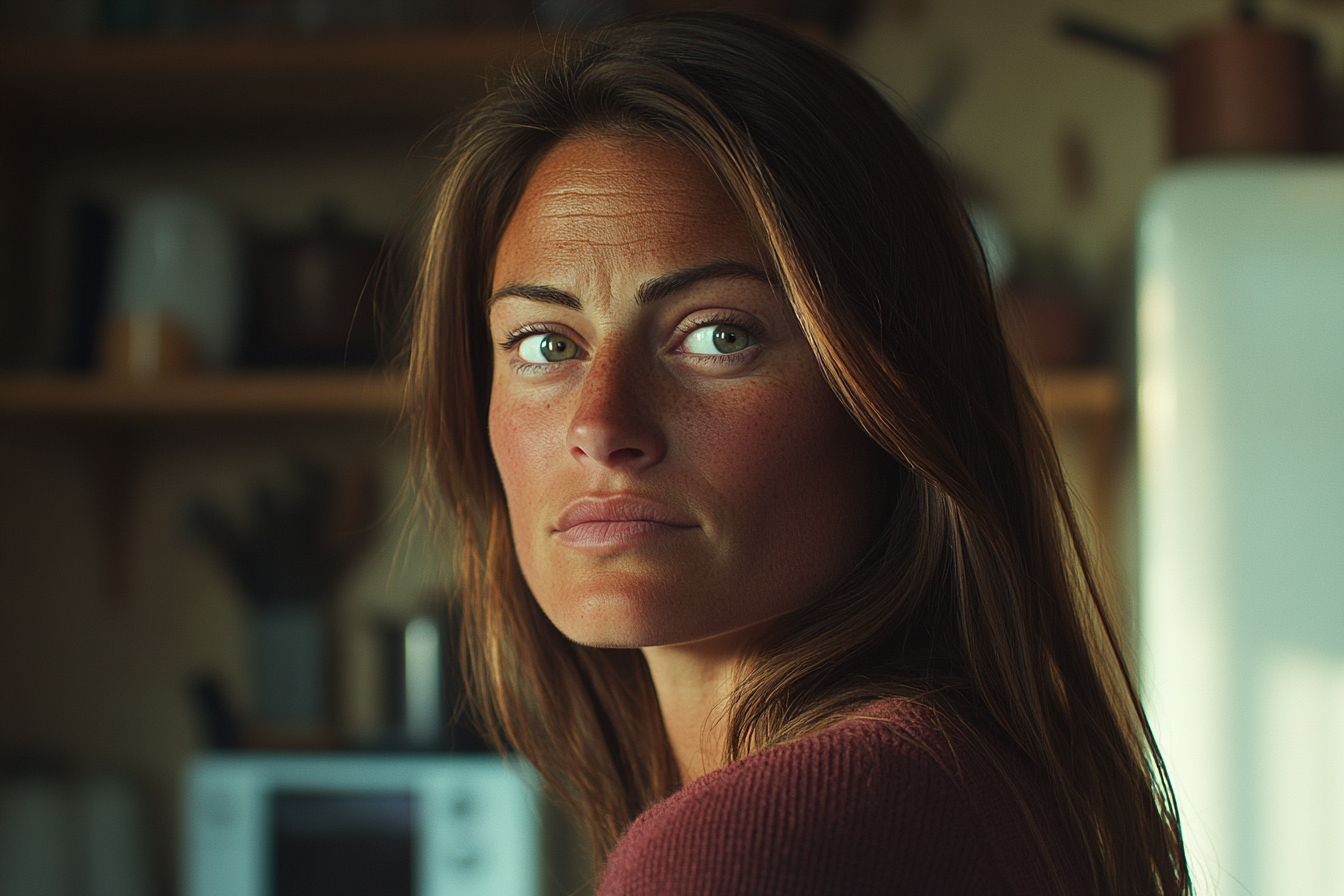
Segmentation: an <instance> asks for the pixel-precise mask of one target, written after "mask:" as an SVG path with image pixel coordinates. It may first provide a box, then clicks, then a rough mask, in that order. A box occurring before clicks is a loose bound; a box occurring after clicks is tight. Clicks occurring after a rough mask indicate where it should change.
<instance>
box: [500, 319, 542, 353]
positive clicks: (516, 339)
mask: <svg viewBox="0 0 1344 896" xmlns="http://www.w3.org/2000/svg"><path fill="white" fill-rule="evenodd" d="M554 332H556V327H555V325H553V324H525V325H523V326H521V327H519V328H518V329H516V330H514V331H513V332H512V333H510V334H509V335H508V336H506V337H504V341H503V342H501V343H500V344H499V347H500V348H502V349H503V350H504V351H506V352H511V351H513V350H514V349H515V348H517V347H518V343H520V342H522V341H523V340H524V339H526V338H527V337H529V336H535V335H537V334H538V333H554Z"/></svg>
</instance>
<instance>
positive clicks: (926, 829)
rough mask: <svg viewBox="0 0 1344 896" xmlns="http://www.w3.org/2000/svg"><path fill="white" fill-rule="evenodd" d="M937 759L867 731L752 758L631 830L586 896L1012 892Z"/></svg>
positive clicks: (844, 729)
mask: <svg viewBox="0 0 1344 896" xmlns="http://www.w3.org/2000/svg"><path fill="white" fill-rule="evenodd" d="M945 759H946V757H940V756H939V755H938V753H937V751H935V750H930V749H927V748H926V747H924V746H923V745H920V744H918V743H917V742H915V741H914V740H912V739H905V738H902V737H898V736H895V735H894V734H893V733H892V731H891V729H890V728H889V727H888V726H886V725H883V724H881V723H876V722H868V723H857V724H855V723H846V724H844V725H841V726H838V727H837V728H835V729H832V730H831V731H828V732H826V733H825V734H822V735H820V736H817V737H813V738H809V739H807V740H803V741H799V742H797V743H792V744H786V745H784V746H781V747H776V748H774V749H771V750H767V751H763V752H761V753H758V754H754V755H752V756H750V757H748V758H746V759H744V760H742V761H740V762H736V763H733V764H731V765H729V766H727V767H725V768H723V769H720V770H718V771H717V772H714V773H712V774H710V775H706V776H705V777H704V778H701V779H700V780H699V781H696V782H695V783H693V784H691V785H690V786H688V787H686V788H685V789H683V790H682V791H680V792H679V793H677V794H674V795H673V796H671V797H669V798H668V799H666V800H664V801H663V802H661V803H658V804H657V805H655V806H653V807H651V808H650V809H649V810H648V811H646V812H645V813H644V814H643V815H641V816H640V817H639V818H638V819H636V820H635V822H634V823H633V824H632V825H631V826H630V828H629V830H628V831H627V832H626V835H625V836H624V837H623V838H622V840H621V842H620V843H619V844H618V845H617V846H616V848H615V849H614V850H613V851H612V853H611V856H610V857H609V860H608V863H607V870H606V874H605V877H604V879H603V882H602V887H601V889H600V894H601V896H645V894H659V896H692V894H695V896H703V894H722V896H734V894H741V896H746V894H772V896H788V894H837V896H838V894H847V896H854V894H915V893H920V894H924V893H930V894H931V893H947V894H952V893H1011V892H1013V890H1014V889H1015V888H1014V887H1013V886H1011V885H1010V884H1009V882H1008V880H1007V879H1006V878H1005V877H1004V875H1003V873H1002V869H1001V867H1000V865H999V863H998V861H997V859H996V855H995V850H994V849H993V846H992V844H991V843H990V840H989V837H988V836H987V834H986V830H985V826H984V823H983V819H982V818H981V817H980V816H979V813H977V812H976V811H975V810H974V809H973V807H972V803H971V800H970V799H969V798H968V796H967V794H966V793H965V790H964V787H963V786H962V785H961V784H960V783H958V780H957V779H956V778H954V775H953V773H952V771H951V770H950V768H949V766H948V763H947V762H946V761H945Z"/></svg>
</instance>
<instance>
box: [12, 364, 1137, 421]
mask: <svg viewBox="0 0 1344 896" xmlns="http://www.w3.org/2000/svg"><path fill="white" fill-rule="evenodd" d="M1034 383H1035V386H1036V390H1037V395H1038V396H1040V399H1041V403H1042V404H1043V405H1044V406H1045V410H1046V413H1047V414H1049V415H1050V416H1052V417H1066V416H1086V417H1099V418H1113V417H1114V416H1115V415H1116V414H1118V413H1119V411H1120V408H1121V406H1122V403H1123V396H1124V387H1123V385H1122V383H1121V381H1120V377H1119V376H1118V375H1116V374H1115V373H1113V372H1111V371H1109V370H1052V371H1042V372H1040V373H1038V374H1036V375H1035V377H1034ZM404 391H405V381H404V380H403V379H402V378H401V377H399V376H388V375H384V374H379V373H373V372H360V373H327V372H322V373H231V374H220V375H214V376H184V377H177V378H164V379H158V380H146V381H136V380H116V379H99V378H96V377H81V376H13V375H10V376H4V377H0V416H5V417H16V416H24V417H69V418H80V417H85V418H115V417H193V416H195V417H203V416H231V415H232V416H244V415H257V416H268V415H282V414H286V415H374V414H392V413H398V412H400V410H401V408H402V400H403V396H404Z"/></svg>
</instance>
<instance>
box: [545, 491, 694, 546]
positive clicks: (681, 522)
mask: <svg viewBox="0 0 1344 896" xmlns="http://www.w3.org/2000/svg"><path fill="white" fill-rule="evenodd" d="M697 528H699V525H698V524H697V523H696V522H695V520H693V519H692V518H690V517H689V516H687V515H686V514H684V513H682V512H680V511H678V510H675V509H674V508H671V507H668V506H667V505H666V504H660V503H658V502H657V501H650V500H648V499H646V498H636V497H633V496H629V495H608V496H601V497H598V496H589V497H584V498H579V499H578V500H577V501H574V502H572V503H571V504H569V505H568V506H567V507H565V509H564V511H562V512H561V514H560V518H559V520H558V521H557V522H556V525H555V531H554V535H555V539H556V541H558V542H559V543H560V544H562V545H565V546H566V547H571V548H578V549H581V550H583V549H586V550H611V549H619V548H625V547H633V546H634V545H637V544H641V543H646V542H649V541H654V540H657V539H661V538H666V537H668V536H672V535H676V534H679V533H681V532H685V531H687V530H690V529H697Z"/></svg>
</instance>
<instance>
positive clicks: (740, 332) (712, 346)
mask: <svg viewBox="0 0 1344 896" xmlns="http://www.w3.org/2000/svg"><path fill="white" fill-rule="evenodd" d="M755 341H756V340H754V339H752V338H751V334H750V333H748V332H747V331H746V330H744V329H742V328H741V327H738V326H735V325H733V324H710V325H708V326H704V327H697V328H696V329H694V330H692V331H691V332H690V333H689V334H688V335H687V336H686V341H685V342H683V343H682V345H683V346H684V348H683V350H684V351H686V352H688V353H690V354H693V355H731V354H733V353H734V352H740V351H742V349H744V348H746V347H747V346H750V345H753V344H754V343H755Z"/></svg>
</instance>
